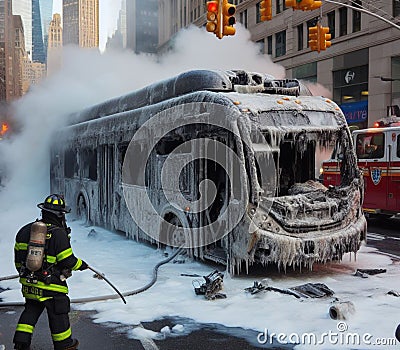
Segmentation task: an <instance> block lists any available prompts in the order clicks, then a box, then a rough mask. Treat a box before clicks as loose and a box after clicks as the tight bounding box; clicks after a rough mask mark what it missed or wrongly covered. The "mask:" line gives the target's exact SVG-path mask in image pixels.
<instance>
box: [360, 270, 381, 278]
mask: <svg viewBox="0 0 400 350" xmlns="http://www.w3.org/2000/svg"><path fill="white" fill-rule="evenodd" d="M385 272H386V269H357V270H356V272H355V273H354V275H353V276H358V277H362V278H368V276H373V275H377V274H379V273H385Z"/></svg>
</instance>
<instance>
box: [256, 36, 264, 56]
mask: <svg viewBox="0 0 400 350" xmlns="http://www.w3.org/2000/svg"><path fill="white" fill-rule="evenodd" d="M257 44H258V47H259V48H260V53H262V54H263V53H264V50H265V43H264V39H261V40H258V41H257Z"/></svg>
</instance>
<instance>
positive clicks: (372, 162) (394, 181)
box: [321, 106, 400, 218]
mask: <svg viewBox="0 0 400 350" xmlns="http://www.w3.org/2000/svg"><path fill="white" fill-rule="evenodd" d="M390 114H391V115H390ZM352 139H353V145H354V148H355V151H356V155H357V164H358V167H359V169H360V171H361V172H362V174H363V178H364V202H363V210H364V213H365V214H366V216H369V217H380V218H385V217H390V216H392V215H394V214H397V213H399V212H400V110H399V107H398V106H389V107H388V116H387V117H384V118H381V119H379V120H378V121H376V122H375V123H374V126H373V127H372V128H368V129H363V130H355V131H353V133H352ZM342 154H343V152H342V150H341V149H340V148H338V147H336V148H335V149H334V151H333V153H332V156H331V159H329V160H327V161H325V162H323V166H322V170H321V171H322V179H323V184H324V185H325V186H329V185H333V186H336V185H338V184H340V182H341V167H342V164H341V163H342V162H341V161H342V158H343V156H342Z"/></svg>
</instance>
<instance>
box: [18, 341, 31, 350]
mask: <svg viewBox="0 0 400 350" xmlns="http://www.w3.org/2000/svg"><path fill="white" fill-rule="evenodd" d="M30 348H31V347H30V345H29V344H28V343H21V342H16V343H14V349H16V350H30Z"/></svg>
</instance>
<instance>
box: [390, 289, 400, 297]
mask: <svg viewBox="0 0 400 350" xmlns="http://www.w3.org/2000/svg"><path fill="white" fill-rule="evenodd" d="M387 294H388V295H393V296H395V297H400V292H397V291H395V290H393V289H392V290H389V291H388V292H387Z"/></svg>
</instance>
